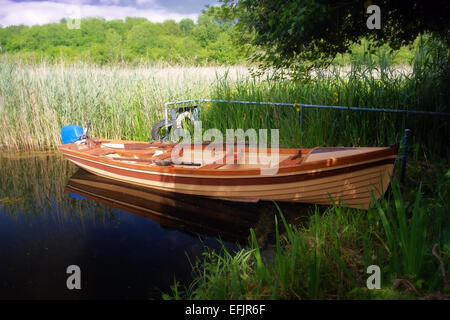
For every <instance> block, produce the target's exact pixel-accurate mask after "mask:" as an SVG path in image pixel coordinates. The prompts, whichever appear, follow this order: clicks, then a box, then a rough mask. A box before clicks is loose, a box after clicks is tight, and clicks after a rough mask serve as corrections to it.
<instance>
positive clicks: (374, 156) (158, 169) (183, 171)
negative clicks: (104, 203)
mask: <svg viewBox="0 0 450 320" xmlns="http://www.w3.org/2000/svg"><path fill="white" fill-rule="evenodd" d="M119 141H120V142H121V143H124V144H125V143H135V144H139V143H143V144H144V143H146V142H135V141H134V142H129V141H126V140H102V142H119ZM147 144H148V143H147ZM71 145H74V144H73V143H70V144H68V145H67V146H66V145H60V146H58V150H59V151H60V152H61V153H63V154H64V155H65V156H66V155H69V156H73V157H77V158H81V159H84V160H89V161H94V162H100V163H102V164H105V165H108V166H116V167H120V168H123V169H132V170H139V171H143V172H147V173H153V174H162V175H167V174H174V175H177V174H180V175H190V176H197V177H204V178H208V176H209V177H223V178H226V177H234V176H253V177H255V176H261V177H267V176H268V175H261V168H255V169H248V168H242V169H236V168H225V169H202V170H198V169H200V168H201V167H197V168H186V167H184V168H183V167H176V166H173V165H170V166H151V167H150V166H148V165H145V164H133V163H126V162H123V161H120V160H112V159H107V158H103V157H101V156H95V155H90V154H87V153H86V152H85V151H87V150H84V151H79V150H73V149H70V146H71ZM171 145H172V144H167V146H171ZM191 146H192V145H191ZM398 146H399V144H398V143H396V144H393V145H391V146H388V147H376V149H375V150H372V151H367V152H364V153H360V154H354V155H348V156H342V157H339V158H334V159H333V160H332V158H327V159H323V160H316V161H311V162H306V163H305V161H302V162H301V163H300V164H299V165H291V166H286V167H278V171H277V174H274V175H273V176H279V175H285V174H288V175H290V174H301V173H306V172H307V171H311V170H312V171H322V170H333V169H337V168H339V167H342V166H344V167H346V166H354V165H357V164H361V163H364V162H369V163H370V162H373V161H377V160H380V159H382V158H388V157H395V156H396V154H397V151H398ZM205 147H206V146H205V144H203V148H205ZM235 148H236V147H235ZM337 148H339V147H337ZM357 148H358V147H355V149H357ZM369 148H370V147H369ZM267 149H270V148H267ZM314 149H316V148H314ZM91 150H92V149H91ZM121 150H122V149H121ZM249 150H250V148H245V152H248V151H249ZM298 150H310V152H311V151H312V150H313V149H302V148H295V149H294V148H292V149H287V148H283V149H282V148H280V149H279V151H280V153H281V154H288V153H293V152H294V153H295V152H298ZM130 151H131V150H130ZM308 155H309V153H308ZM305 160H306V158H305ZM330 160H331V161H330ZM267 169H269V168H266V169H264V170H267ZM242 178H244V177H242Z"/></svg>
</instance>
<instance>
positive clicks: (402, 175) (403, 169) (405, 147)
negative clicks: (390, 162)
mask: <svg viewBox="0 0 450 320" xmlns="http://www.w3.org/2000/svg"><path fill="white" fill-rule="evenodd" d="M410 132H411V130H409V129H405V134H404V136H403V139H402V140H403V151H402V158H401V159H402V167H401V173H400V181H401V182H404V181H405V173H406V155H407V154H408V153H407V152H408V138H409V133H410Z"/></svg>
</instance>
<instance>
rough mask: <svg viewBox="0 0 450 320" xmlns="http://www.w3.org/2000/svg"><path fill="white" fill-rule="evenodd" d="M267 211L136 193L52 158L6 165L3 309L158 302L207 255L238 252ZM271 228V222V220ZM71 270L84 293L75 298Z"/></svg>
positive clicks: (33, 156) (25, 158)
mask: <svg viewBox="0 0 450 320" xmlns="http://www.w3.org/2000/svg"><path fill="white" fill-rule="evenodd" d="M270 205H271V204H270V203H269V204H264V203H258V204H239V203H232V202H228V201H218V200H211V199H202V198H198V197H188V196H181V195H175V194H170V193H169V194H168V193H163V192H156V191H150V190H148V189H144V188H139V187H133V186H130V185H127V184H124V183H118V182H114V181H111V180H108V179H104V178H101V177H97V176H95V175H92V174H89V173H87V172H85V171H83V170H78V169H77V168H76V167H75V166H73V165H71V164H70V163H68V162H67V161H66V160H64V159H63V158H62V157H61V156H59V155H58V154H55V153H18V154H10V153H8V154H6V153H5V152H3V154H1V155H0V261H1V263H0V299H17V298H19V299H98V298H117V299H160V298H161V293H162V292H170V285H171V284H173V282H174V280H175V279H176V280H177V281H179V282H181V283H188V282H189V280H190V279H191V276H192V274H191V270H192V268H191V266H190V262H189V260H190V261H191V262H194V261H195V259H196V258H199V257H201V256H202V252H203V251H204V246H208V247H210V248H213V249H215V250H221V244H220V242H219V241H218V239H220V240H221V243H223V244H224V245H225V247H226V248H228V249H229V250H236V249H237V248H238V243H241V244H245V243H246V240H247V238H248V235H249V228H250V227H255V226H257V225H258V224H261V215H262V212H265V210H266V209H267V210H269V211H271V212H273V207H270ZM272 218H273V215H272ZM69 265H77V266H79V267H80V270H81V290H68V289H67V286H66V280H67V278H68V277H69V276H70V275H69V274H67V273H66V269H67V267H68V266H69Z"/></svg>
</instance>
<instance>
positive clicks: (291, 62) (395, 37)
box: [222, 0, 450, 73]
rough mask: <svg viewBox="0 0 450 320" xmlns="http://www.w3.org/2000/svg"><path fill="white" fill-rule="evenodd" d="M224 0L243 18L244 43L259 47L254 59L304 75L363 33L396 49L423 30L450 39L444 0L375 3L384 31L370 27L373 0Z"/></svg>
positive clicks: (363, 35) (264, 65) (356, 39)
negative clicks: (369, 20) (368, 10)
mask: <svg viewBox="0 0 450 320" xmlns="http://www.w3.org/2000/svg"><path fill="white" fill-rule="evenodd" d="M222 1H223V2H224V4H223V6H226V7H228V8H230V9H232V11H233V14H234V15H235V16H236V17H237V18H238V19H239V22H238V24H237V26H238V28H239V30H240V31H241V32H240V34H241V42H242V43H247V42H250V43H251V44H252V45H254V46H255V47H257V48H258V49H259V50H257V51H256V53H255V54H254V55H253V57H252V58H253V60H254V61H257V62H259V63H261V66H262V67H275V68H277V69H284V68H289V69H291V70H292V69H294V70H296V73H301V72H302V71H307V70H309V69H310V68H311V67H314V66H321V65H324V64H326V63H328V62H330V61H331V59H332V58H334V57H335V56H336V55H337V54H338V53H345V52H347V51H348V49H349V47H350V45H351V44H352V43H354V42H357V41H358V40H359V39H361V38H363V37H365V38H367V39H369V40H370V41H371V42H372V43H373V44H375V45H381V44H385V43H387V44H389V46H390V47H391V48H393V49H398V48H399V47H400V46H402V45H407V44H411V43H412V42H413V41H414V39H416V38H417V36H418V35H419V34H422V33H430V34H432V35H434V36H436V37H438V38H440V39H442V40H443V41H444V42H446V43H447V45H448V43H449V42H450V33H449V19H448V16H447V12H448V10H449V8H450V5H449V2H448V1H446V0H439V1H428V0H415V1H389V0H378V1H376V2H375V1H374V3H373V4H376V5H377V6H379V8H380V11H381V29H369V28H368V27H367V25H366V21H367V19H368V18H369V16H370V15H369V14H368V13H367V7H368V6H369V5H371V4H372V3H371V1H370V0H368V1H365V2H363V1H349V0H265V1H253V0H239V1H238V0H231V1H230V0H222Z"/></svg>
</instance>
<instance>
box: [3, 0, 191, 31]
mask: <svg viewBox="0 0 450 320" xmlns="http://www.w3.org/2000/svg"><path fill="white" fill-rule="evenodd" d="M60 1H61V0H60ZM62 1H64V2H51V1H42V2H33V1H29V2H13V1H10V0H0V24H1V25H3V26H9V25H19V24H24V25H35V24H46V23H51V22H58V21H59V20H61V19H62V18H67V17H70V16H73V12H80V13H81V17H83V18H84V17H101V18H105V19H106V20H112V19H124V18H126V17H143V18H147V19H148V20H150V21H153V22H162V21H165V20H169V19H171V20H175V21H180V20H181V19H184V18H190V19H193V20H196V19H197V17H198V14H180V13H176V12H170V11H168V10H166V9H163V8H161V7H160V6H157V5H156V2H155V1H154V0H137V1H140V2H142V4H144V3H145V4H146V5H147V6H146V7H145V8H136V7H133V6H131V5H127V6H119V5H117V4H116V3H118V1H116V0H103V1H105V3H108V4H107V5H90V4H87V3H86V2H87V1H84V3H82V2H83V1H76V0H62ZM80 2H81V3H82V4H79V3H80ZM75 3H78V4H75ZM152 4H155V5H153V6H152Z"/></svg>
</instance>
